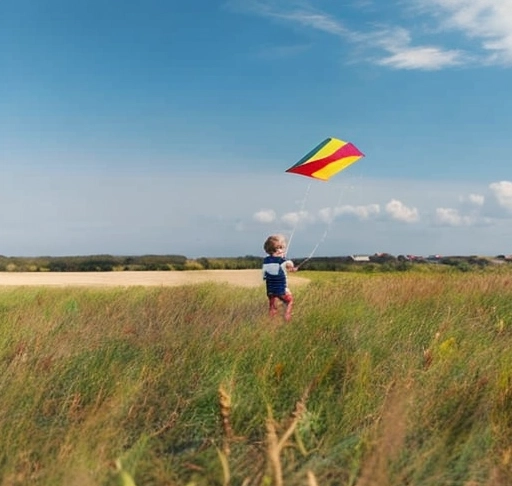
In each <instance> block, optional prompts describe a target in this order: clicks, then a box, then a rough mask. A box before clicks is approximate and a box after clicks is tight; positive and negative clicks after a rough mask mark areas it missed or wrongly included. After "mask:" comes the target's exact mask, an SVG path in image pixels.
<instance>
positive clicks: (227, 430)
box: [219, 385, 233, 457]
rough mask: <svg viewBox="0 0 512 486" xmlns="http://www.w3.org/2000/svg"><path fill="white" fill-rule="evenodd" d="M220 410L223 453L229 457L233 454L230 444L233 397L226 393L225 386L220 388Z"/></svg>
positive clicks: (231, 437)
mask: <svg viewBox="0 0 512 486" xmlns="http://www.w3.org/2000/svg"><path fill="white" fill-rule="evenodd" d="M219 408H220V418H221V423H222V432H223V441H222V452H223V453H224V455H225V456H226V457H227V456H229V454H230V452H231V449H230V442H231V440H232V439H233V428H232V427H231V422H230V416H231V395H230V394H229V393H228V392H227V391H226V389H225V388H224V385H220V386H219Z"/></svg>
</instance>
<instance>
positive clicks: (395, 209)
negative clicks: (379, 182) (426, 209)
mask: <svg viewBox="0 0 512 486" xmlns="http://www.w3.org/2000/svg"><path fill="white" fill-rule="evenodd" d="M386 213H388V214H389V215H390V216H391V218H393V219H396V220H397V221H402V222H404V223H416V222H417V221H419V219H420V216H419V213H418V210H417V209H416V208H409V207H407V206H406V205H405V204H404V203H402V202H401V201H398V200H397V199H392V200H391V201H389V202H388V203H387V204H386Z"/></svg>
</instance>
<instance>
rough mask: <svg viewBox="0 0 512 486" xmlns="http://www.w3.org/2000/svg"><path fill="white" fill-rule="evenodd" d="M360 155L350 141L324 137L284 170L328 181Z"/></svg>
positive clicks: (307, 191) (323, 237)
mask: <svg viewBox="0 0 512 486" xmlns="http://www.w3.org/2000/svg"><path fill="white" fill-rule="evenodd" d="M361 157H364V154H363V153H362V152H361V151H360V150H359V149H358V148H357V147H356V146H355V145H353V144H352V143H350V142H345V141H343V140H340V139H338V138H326V139H325V140H324V141H323V142H322V143H320V144H318V145H317V146H316V147H315V148H314V149H313V150H311V151H310V152H308V153H307V154H306V155H305V156H304V157H302V159H300V160H299V161H298V162H297V163H296V164H295V165H292V166H291V167H290V168H289V169H287V170H286V172H289V173H292V174H298V175H302V176H306V177H311V178H312V179H318V180H321V181H328V180H329V179H330V178H331V177H332V176H334V175H335V174H337V173H338V172H340V171H342V170H344V169H346V168H347V167H349V166H350V165H352V164H353V163H354V162H357V161H358V160H359V159H360V158H361ZM310 188H311V182H310V184H309V186H308V188H307V190H306V196H305V197H304V200H303V202H302V207H301V212H302V211H303V210H304V205H305V203H306V198H307V196H308V194H309V190H310ZM331 223H332V220H331V221H330V222H329V225H328V227H327V229H326V231H325V233H324V235H323V236H322V238H321V239H320V241H319V242H318V243H317V244H316V246H315V248H314V249H313V251H312V252H311V253H310V254H309V256H308V257H307V258H306V259H305V260H304V261H302V262H301V263H300V265H299V266H298V267H300V266H301V265H303V264H304V263H305V262H307V261H308V260H309V259H310V258H311V257H312V256H313V254H314V253H315V251H316V250H317V248H318V246H319V245H320V244H321V243H322V241H324V240H325V238H326V236H327V233H328V231H329V228H330V224H331ZM296 228H297V225H295V227H294V228H293V231H292V234H291V236H290V238H289V241H288V248H290V243H291V241H292V238H293V235H294V233H295V229H296ZM298 267H297V268H298Z"/></svg>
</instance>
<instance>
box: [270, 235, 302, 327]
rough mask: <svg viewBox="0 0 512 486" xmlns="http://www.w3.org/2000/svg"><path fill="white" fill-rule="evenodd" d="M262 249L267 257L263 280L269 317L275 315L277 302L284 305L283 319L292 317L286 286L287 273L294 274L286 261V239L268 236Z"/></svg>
mask: <svg viewBox="0 0 512 486" xmlns="http://www.w3.org/2000/svg"><path fill="white" fill-rule="evenodd" d="M263 249H264V250H265V253H267V255H268V256H266V257H265V259H264V260H263V280H265V283H266V287H267V297H268V310H269V315H270V317H274V316H275V315H276V314H277V305H276V303H277V300H280V301H281V302H283V304H284V305H285V313H284V318H285V320H286V321H289V320H290V319H291V317H292V307H293V295H292V293H291V292H290V289H289V288H288V286H287V272H295V271H296V270H297V269H296V268H295V267H294V265H293V262H292V261H291V260H287V259H286V239H285V238H284V236H282V235H272V236H269V237H268V238H267V239H266V241H265V243H264V245H263Z"/></svg>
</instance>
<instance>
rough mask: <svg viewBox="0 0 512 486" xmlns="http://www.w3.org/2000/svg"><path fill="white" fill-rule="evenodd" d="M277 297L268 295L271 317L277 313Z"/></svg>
mask: <svg viewBox="0 0 512 486" xmlns="http://www.w3.org/2000/svg"><path fill="white" fill-rule="evenodd" d="M276 299H277V297H276V296H275V295H269V297H268V313H269V315H270V317H274V316H275V315H276V314H277V306H276Z"/></svg>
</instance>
